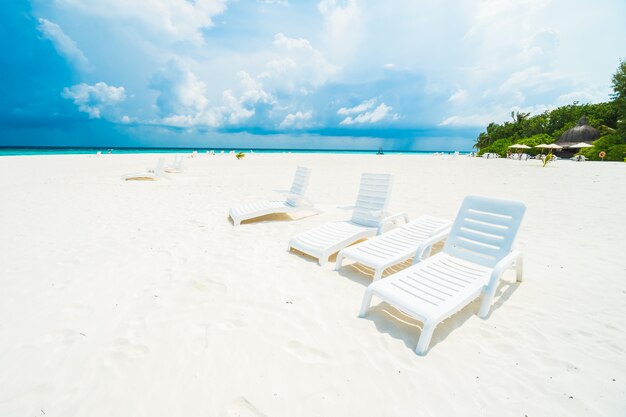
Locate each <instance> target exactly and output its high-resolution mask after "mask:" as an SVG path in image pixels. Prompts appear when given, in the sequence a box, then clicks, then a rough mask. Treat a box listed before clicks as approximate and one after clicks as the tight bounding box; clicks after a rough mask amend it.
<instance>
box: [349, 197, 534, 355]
mask: <svg viewBox="0 0 626 417" xmlns="http://www.w3.org/2000/svg"><path fill="white" fill-rule="evenodd" d="M525 210H526V206H524V204H522V203H520V202H517V201H508V200H500V199H493V198H486V197H478V196H468V197H466V198H465V200H463V204H462V205H461V208H460V210H459V213H458V214H457V217H456V219H455V221H454V224H453V225H452V228H451V230H450V233H449V236H448V239H447V240H446V243H445V245H444V247H443V250H442V251H441V252H439V253H437V254H436V255H434V256H431V257H429V258H426V259H425V260H422V261H420V256H419V254H418V255H416V259H417V260H418V261H419V262H418V263H417V264H415V265H412V266H410V267H408V268H407V269H404V270H402V271H400V272H398V273H396V274H393V275H391V276H389V277H387V278H385V279H383V280H380V281H376V282H374V283H372V284H370V285H369V286H368V287H367V290H366V291H365V295H364V296H363V303H362V305H361V311H360V314H359V315H360V316H361V317H363V316H365V315H366V314H367V312H368V310H369V306H370V303H371V301H372V296H374V295H375V296H377V297H378V298H380V299H382V300H383V301H386V302H387V303H389V304H391V305H392V306H394V307H396V308H397V309H399V310H400V311H403V312H404V313H406V314H408V315H410V316H412V317H414V318H416V319H418V320H420V321H421V322H422V323H423V327H422V334H421V335H420V338H419V340H418V342H417V347H416V348H415V352H416V353H417V354H418V355H423V354H424V353H426V350H427V349H428V345H429V344H430V339H431V337H432V335H433V332H434V330H435V327H436V326H437V325H438V324H439V323H440V322H441V321H443V320H445V319H446V318H448V317H450V316H452V315H453V314H454V313H456V312H457V311H459V310H461V309H462V308H463V307H465V306H466V305H468V304H469V303H471V302H472V301H473V300H474V299H476V298H478V297H480V296H482V303H481V305H480V310H479V313H478V315H479V317H481V318H486V317H487V314H488V313H489V309H490V307H491V303H492V300H493V297H494V294H495V292H496V287H497V285H498V281H499V279H500V276H501V275H502V273H503V272H504V271H506V270H507V269H509V268H511V267H512V266H515V269H516V273H517V281H521V280H522V254H521V253H520V252H518V251H511V248H512V246H513V241H514V240H515V236H516V234H517V231H518V229H519V227H520V223H521V221H522V217H523V215H524V212H525ZM437 239H439V236H433V237H432V238H431V239H427V240H425V241H424V242H422V244H421V245H420V249H418V252H419V251H423V249H424V248H425V247H427V246H429V245H432V243H433V242H435V241H436V240H437Z"/></svg>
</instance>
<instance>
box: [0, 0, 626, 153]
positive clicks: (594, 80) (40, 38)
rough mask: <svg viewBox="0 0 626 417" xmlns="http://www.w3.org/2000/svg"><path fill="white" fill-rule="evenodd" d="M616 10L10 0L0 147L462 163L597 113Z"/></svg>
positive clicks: (461, 0) (608, 3) (1, 17)
mask: <svg viewBox="0 0 626 417" xmlns="http://www.w3.org/2000/svg"><path fill="white" fill-rule="evenodd" d="M625 21H626V2H625V1H623V0H598V1H595V2H588V1H581V0H572V1H567V0H525V1H521V0H510V1H501V0H458V1H452V0H447V1H446V0H429V1H422V0H394V1H389V2H380V1H373V0H370V1H362V0H318V1H295V0H238V1H236V0H231V1H228V0H106V1H105V0H32V1H30V2H29V1H19V0H9V2H8V4H3V7H2V10H1V11H0V36H2V44H1V45H2V46H1V47H0V48H2V50H1V51H0V52H1V54H0V67H1V68H2V77H1V78H0V87H1V89H2V90H1V93H2V94H0V145H68V146H181V147H195V146H197V147H200V146H202V147H224V148H231V147H232V148H248V147H258V148H268V147H278V148H285V147H292V148H342V149H350V148H364V149H376V148H378V146H382V147H383V148H385V149H414V150H455V149H458V150H469V149H470V148H471V145H472V143H473V140H474V139H475V137H476V135H477V134H478V133H479V132H480V131H481V130H483V128H484V127H485V126H486V125H487V124H488V123H489V122H491V121H496V122H502V121H505V120H507V119H508V118H509V115H510V113H511V111H524V112H531V113H532V114H537V113H540V112H542V111H544V110H548V109H552V108H554V107H557V106H559V105H564V104H571V103H572V102H574V101H579V102H600V101H606V100H608V94H609V93H610V92H611V86H610V79H611V75H612V74H613V73H614V72H615V70H616V68H617V66H618V64H619V59H620V57H621V58H626V25H624V22H625Z"/></svg>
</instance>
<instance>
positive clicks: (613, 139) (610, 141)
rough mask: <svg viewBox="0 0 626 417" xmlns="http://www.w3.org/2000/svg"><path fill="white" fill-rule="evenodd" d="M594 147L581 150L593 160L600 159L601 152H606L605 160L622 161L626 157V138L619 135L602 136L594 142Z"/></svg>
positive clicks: (581, 152)
mask: <svg viewBox="0 0 626 417" xmlns="http://www.w3.org/2000/svg"><path fill="white" fill-rule="evenodd" d="M592 145H593V148H585V149H581V151H580V152H579V153H580V154H582V155H585V156H586V157H587V158H589V159H590V160H592V161H600V160H601V159H602V158H600V152H605V153H606V156H605V157H604V160H605V161H622V160H623V159H624V158H625V157H626V153H625V152H626V140H625V139H623V138H620V137H619V136H618V135H616V134H613V135H606V136H602V137H601V138H599V139H598V140H596V141H594V142H593V143H592Z"/></svg>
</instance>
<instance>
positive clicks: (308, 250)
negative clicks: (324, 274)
mask: <svg viewBox="0 0 626 417" xmlns="http://www.w3.org/2000/svg"><path fill="white" fill-rule="evenodd" d="M392 182H393V176H392V175H391V174H368V173H364V174H363V175H361V186H360V188H359V194H358V197H357V201H356V204H355V206H354V211H353V214H352V218H351V219H350V220H347V221H338V222H331V223H326V224H324V225H322V226H319V227H317V228H315V229H312V230H309V231H307V232H304V233H300V234H299V235H297V236H295V237H294V238H293V239H291V241H290V242H289V247H288V250H289V251H291V249H296V250H298V251H300V252H303V253H305V254H307V255H311V256H313V257H315V258H317V259H318V263H319V264H320V265H323V264H325V263H326V262H327V261H328V258H329V257H330V256H331V255H332V254H333V253H335V252H337V251H338V250H340V249H343V248H345V247H346V246H348V245H351V244H353V243H354V242H357V241H359V240H361V239H366V238H369V237H372V236H376V235H377V234H379V233H381V232H382V229H383V227H384V226H385V224H387V223H389V222H391V221H392V220H395V219H396V218H397V217H398V216H399V215H395V216H391V217H388V218H385V216H386V215H387V205H388V204H389V198H390V196H391V185H392Z"/></svg>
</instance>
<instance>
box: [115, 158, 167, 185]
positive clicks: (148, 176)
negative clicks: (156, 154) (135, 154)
mask: <svg viewBox="0 0 626 417" xmlns="http://www.w3.org/2000/svg"><path fill="white" fill-rule="evenodd" d="M164 166H165V158H159V160H158V161H157V166H156V168H154V169H148V170H147V171H146V172H142V173H137V174H126V175H122V181H156V180H158V179H161V178H167V177H166V176H165V169H164Z"/></svg>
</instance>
